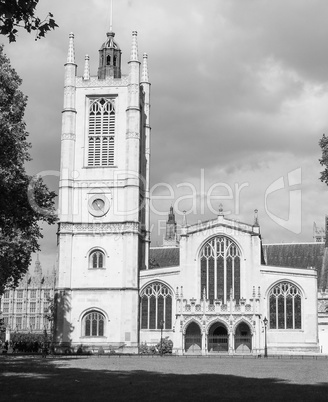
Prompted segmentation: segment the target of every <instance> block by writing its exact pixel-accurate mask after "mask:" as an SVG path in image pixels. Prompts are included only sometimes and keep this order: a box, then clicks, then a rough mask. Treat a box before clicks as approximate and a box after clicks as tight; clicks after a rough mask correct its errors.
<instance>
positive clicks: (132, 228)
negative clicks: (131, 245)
mask: <svg viewBox="0 0 328 402" xmlns="http://www.w3.org/2000/svg"><path fill="white" fill-rule="evenodd" d="M59 233H61V234H63V233H110V234H128V233H136V234H140V230H139V224H138V223H135V222H129V223H76V224H74V223H61V224H60V230H59Z"/></svg>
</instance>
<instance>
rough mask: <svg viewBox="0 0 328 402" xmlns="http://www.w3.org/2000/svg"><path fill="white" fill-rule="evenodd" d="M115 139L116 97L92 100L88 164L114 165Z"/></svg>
mask: <svg viewBox="0 0 328 402" xmlns="http://www.w3.org/2000/svg"><path fill="white" fill-rule="evenodd" d="M114 140H115V105H114V99H109V98H99V99H94V100H91V102H90V108H89V136H88V166H113V165H114Z"/></svg>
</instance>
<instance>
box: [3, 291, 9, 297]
mask: <svg viewBox="0 0 328 402" xmlns="http://www.w3.org/2000/svg"><path fill="white" fill-rule="evenodd" d="M4 298H5V299H9V290H6V291H5V294H4Z"/></svg>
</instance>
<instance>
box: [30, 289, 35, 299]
mask: <svg viewBox="0 0 328 402" xmlns="http://www.w3.org/2000/svg"><path fill="white" fill-rule="evenodd" d="M35 298H36V290H31V299H35Z"/></svg>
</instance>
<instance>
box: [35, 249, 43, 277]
mask: <svg viewBox="0 0 328 402" xmlns="http://www.w3.org/2000/svg"><path fill="white" fill-rule="evenodd" d="M34 273H35V274H36V275H41V274H42V268H41V263H40V259H39V254H37V255H36V261H35V266H34Z"/></svg>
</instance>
